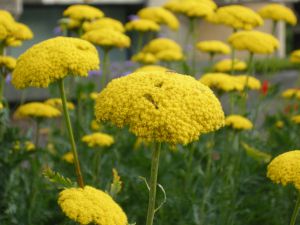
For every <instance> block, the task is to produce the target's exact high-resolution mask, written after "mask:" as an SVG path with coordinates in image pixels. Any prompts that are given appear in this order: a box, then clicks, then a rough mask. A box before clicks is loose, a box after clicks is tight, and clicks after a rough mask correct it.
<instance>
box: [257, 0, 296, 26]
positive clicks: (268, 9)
mask: <svg viewBox="0 0 300 225" xmlns="http://www.w3.org/2000/svg"><path fill="white" fill-rule="evenodd" d="M258 14H259V15H260V16H261V17H262V18H264V19H271V20H274V21H284V22H286V23H289V24H291V25H296V24H297V17H296V15H295V13H294V12H293V11H292V10H291V9H290V8H288V7H286V6H284V5H281V4H276V3H272V4H268V5H266V6H264V7H262V8H261V9H260V10H259V11H258Z"/></svg>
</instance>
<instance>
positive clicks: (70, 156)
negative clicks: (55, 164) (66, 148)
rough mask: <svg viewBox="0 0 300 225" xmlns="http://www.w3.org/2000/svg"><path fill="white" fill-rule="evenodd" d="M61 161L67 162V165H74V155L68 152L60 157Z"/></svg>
mask: <svg viewBox="0 0 300 225" xmlns="http://www.w3.org/2000/svg"><path fill="white" fill-rule="evenodd" d="M61 159H62V160H64V161H66V162H68V163H71V164H73V163H74V155H73V153H72V152H71V151H70V152H67V153H65V154H64V155H63V156H62V157H61Z"/></svg>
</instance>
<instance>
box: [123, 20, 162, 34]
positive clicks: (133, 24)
mask: <svg viewBox="0 0 300 225" xmlns="http://www.w3.org/2000/svg"><path fill="white" fill-rule="evenodd" d="M125 28H126V30H127V31H132V30H136V31H139V32H149V31H154V32H157V31H159V30H160V26H159V25H158V24H157V23H155V22H154V21H152V20H146V19H136V20H132V21H129V22H128V23H126V24H125Z"/></svg>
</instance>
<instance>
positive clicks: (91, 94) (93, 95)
mask: <svg viewBox="0 0 300 225" xmlns="http://www.w3.org/2000/svg"><path fill="white" fill-rule="evenodd" d="M97 96H98V93H97V92H92V93H90V98H91V99H92V100H96V98H97Z"/></svg>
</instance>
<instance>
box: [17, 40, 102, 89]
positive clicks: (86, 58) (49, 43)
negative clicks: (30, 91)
mask: <svg viewBox="0 0 300 225" xmlns="http://www.w3.org/2000/svg"><path fill="white" fill-rule="evenodd" d="M97 69H99V57H98V53H97V50H96V48H95V47H94V46H93V45H92V44H90V43H89V42H87V41H84V40H81V39H78V38H70V37H56V38H51V39H48V40H46V41H43V42H41V43H39V44H36V45H34V46H33V47H31V48H29V49H28V50H27V51H26V52H25V53H23V54H22V55H21V56H20V57H19V58H18V61H17V65H16V68H15V70H14V72H13V74H12V83H13V85H14V86H15V87H16V88H26V87H48V85H49V84H50V83H52V82H55V81H57V80H59V79H62V78H64V77H65V76H67V75H69V74H72V75H78V76H87V75H88V71H90V70H97Z"/></svg>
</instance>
